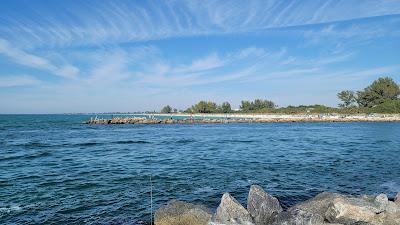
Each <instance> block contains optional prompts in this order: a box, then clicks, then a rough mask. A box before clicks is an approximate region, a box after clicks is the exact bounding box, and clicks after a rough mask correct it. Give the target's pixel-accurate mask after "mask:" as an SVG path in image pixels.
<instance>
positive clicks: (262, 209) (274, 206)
mask: <svg viewBox="0 0 400 225" xmlns="http://www.w3.org/2000/svg"><path fill="white" fill-rule="evenodd" d="M247 210H248V211H249V213H250V215H251V217H252V218H253V220H254V223H255V224H256V225H267V224H271V223H272V222H273V221H274V220H275V217H276V216H277V215H278V214H279V213H280V212H282V207H281V205H280V204H279V201H278V199H277V198H275V197H273V196H271V195H269V194H268V193H266V192H265V191H264V190H263V189H262V188H261V187H260V186H258V185H252V186H251V187H250V192H249V196H248V197H247Z"/></svg>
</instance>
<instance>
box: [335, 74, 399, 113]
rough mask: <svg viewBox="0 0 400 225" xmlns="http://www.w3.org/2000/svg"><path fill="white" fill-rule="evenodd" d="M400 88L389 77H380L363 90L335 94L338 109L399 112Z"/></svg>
mask: <svg viewBox="0 0 400 225" xmlns="http://www.w3.org/2000/svg"><path fill="white" fill-rule="evenodd" d="M399 95H400V87H399V85H398V84H397V83H396V82H395V81H394V80H393V79H392V78H390V77H381V78H378V79H377V80H375V81H373V82H372V84H370V85H368V86H367V87H366V88H364V89H363V90H359V91H352V90H344V91H341V92H339V93H338V94H337V96H338V98H339V99H340V100H341V103H340V104H339V107H340V108H342V109H347V110H351V109H353V110H361V111H366V112H377V113H385V112H386V113H398V112H400V99H399Z"/></svg>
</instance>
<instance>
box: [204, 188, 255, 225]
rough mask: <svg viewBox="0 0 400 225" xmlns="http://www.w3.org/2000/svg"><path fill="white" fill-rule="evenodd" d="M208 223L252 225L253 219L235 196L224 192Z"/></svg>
mask: <svg viewBox="0 0 400 225" xmlns="http://www.w3.org/2000/svg"><path fill="white" fill-rule="evenodd" d="M209 224H210V225H211V224H226V225H253V219H252V218H251V216H250V214H249V212H248V211H247V210H246V209H245V208H244V207H243V206H242V205H241V204H240V203H239V202H238V201H237V200H236V199H235V198H233V197H232V196H231V195H230V194H229V193H225V194H224V195H223V196H222V198H221V203H220V204H219V206H218V208H217V211H216V213H215V215H214V216H213V218H212V221H211V223H209Z"/></svg>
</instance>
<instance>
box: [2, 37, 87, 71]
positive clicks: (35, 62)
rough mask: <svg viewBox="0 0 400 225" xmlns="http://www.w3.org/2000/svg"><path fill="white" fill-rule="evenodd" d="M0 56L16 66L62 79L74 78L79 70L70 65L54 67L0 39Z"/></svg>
mask: <svg viewBox="0 0 400 225" xmlns="http://www.w3.org/2000/svg"><path fill="white" fill-rule="evenodd" d="M0 54H2V55H4V56H6V57H7V58H8V59H10V60H12V61H13V62H15V63H17V64H20V65H23V66H27V67H31V68H35V69H40V70H44V71H47V72H50V73H51V74H55V75H58V76H61V77H64V78H74V77H76V76H77V75H78V74H79V69H78V68H76V67H74V66H72V65H69V64H66V65H55V64H54V63H52V62H50V61H49V60H48V59H45V58H43V57H40V56H37V55H34V54H30V53H27V52H25V51H23V50H21V49H18V48H16V47H13V46H12V45H11V44H10V43H9V42H8V41H6V40H3V39H0Z"/></svg>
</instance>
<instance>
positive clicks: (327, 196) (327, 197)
mask: <svg viewBox="0 0 400 225" xmlns="http://www.w3.org/2000/svg"><path fill="white" fill-rule="evenodd" d="M344 197H345V196H344V195H341V194H337V193H331V192H322V193H320V194H318V195H317V196H315V197H314V198H312V199H309V200H307V201H305V202H302V203H300V204H297V205H295V206H293V207H291V208H290V209H289V210H288V211H294V210H297V209H299V210H301V211H305V212H308V213H309V214H312V215H314V216H315V217H322V218H325V212H326V211H327V210H328V208H329V206H330V204H331V203H332V202H333V200H335V199H336V198H344Z"/></svg>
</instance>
